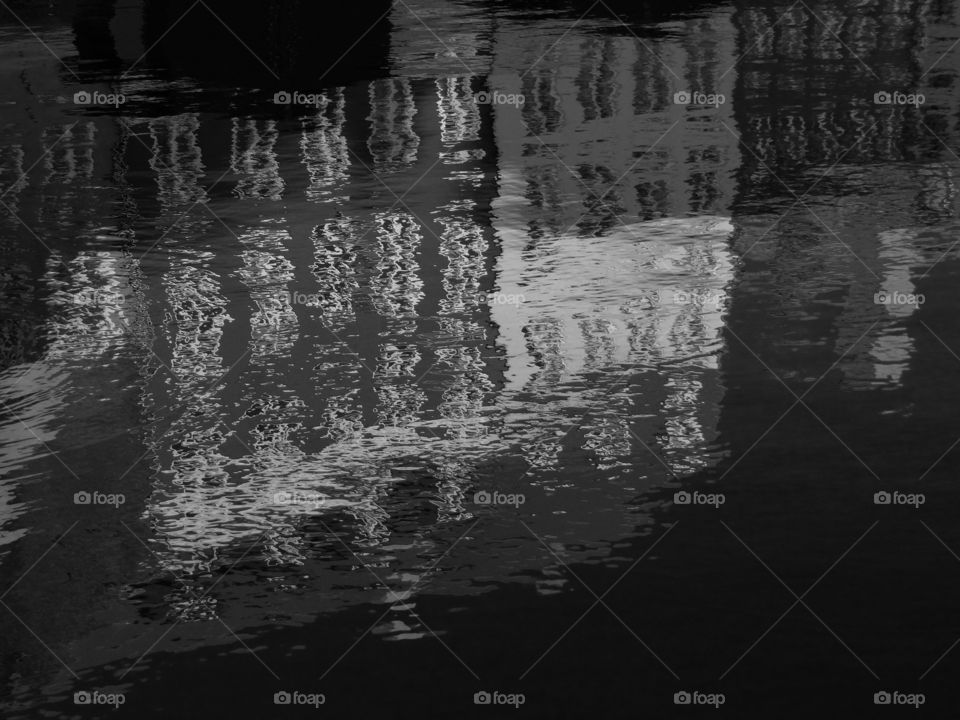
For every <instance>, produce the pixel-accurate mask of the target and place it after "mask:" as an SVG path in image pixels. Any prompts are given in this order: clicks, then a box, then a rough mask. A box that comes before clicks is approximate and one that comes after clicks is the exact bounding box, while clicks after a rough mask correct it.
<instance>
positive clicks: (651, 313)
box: [143, 14, 739, 638]
mask: <svg viewBox="0 0 960 720" xmlns="http://www.w3.org/2000/svg"><path fill="white" fill-rule="evenodd" d="M438 22H439V24H440V25H441V26H442V25H443V22H442V21H440V20H438ZM690 22H691V23H694V24H695V25H696V28H697V29H698V32H699V33H700V34H701V35H703V37H704V38H705V40H704V42H703V43H702V44H699V45H694V46H689V47H687V46H681V45H680V44H677V43H676V42H673V41H668V40H661V39H658V40H656V41H655V44H656V48H655V51H656V52H658V53H662V55H663V57H664V58H666V59H667V61H668V62H669V63H670V64H671V65H672V67H675V68H678V69H679V72H678V78H679V79H677V78H673V77H671V73H670V71H669V70H668V69H667V68H666V67H665V66H664V65H662V64H659V63H649V62H647V58H648V54H649V52H648V50H646V49H645V48H644V47H643V46H642V44H641V43H640V42H639V41H637V40H636V39H635V38H632V37H626V36H622V35H605V34H597V33H594V32H588V31H586V30H584V31H580V30H578V31H576V32H570V33H569V34H567V35H563V34H562V33H561V32H559V28H557V30H558V32H557V34H556V37H555V38H542V39H538V40H537V41H536V42H533V43H531V42H527V41H525V36H526V35H527V34H528V31H527V30H525V29H524V26H523V25H522V24H521V23H520V22H518V21H510V22H503V23H500V24H499V26H498V27H497V28H496V30H494V29H493V28H492V27H481V26H478V29H477V35H476V37H471V38H460V37H446V36H444V37H443V39H444V41H447V42H446V44H448V45H449V46H450V47H451V48H455V47H461V46H463V47H467V46H471V45H470V44H471V43H479V45H480V46H483V47H487V48H488V49H489V51H490V52H489V54H488V55H486V56H482V55H477V54H473V55H469V56H465V61H466V62H467V63H473V64H477V66H478V68H477V74H476V75H467V74H465V69H464V66H463V63H462V62H459V61H458V58H449V57H448V58H447V59H448V60H449V61H450V64H451V72H450V73H449V74H439V73H436V72H434V74H433V75H425V76H418V75H417V73H416V72H413V71H411V73H410V75H409V76H401V77H393V78H388V79H379V80H374V81H371V82H369V83H365V90H366V92H360V91H358V89H357V88H334V89H329V90H327V91H326V92H325V93H324V94H323V95H322V97H321V98H320V101H319V103H318V104H317V106H316V108H311V109H309V110H307V109H304V111H303V112H302V113H301V114H300V115H299V116H298V119H297V120H296V121H295V124H294V126H293V127H292V129H291V128H290V127H289V123H287V124H284V123H281V122H279V121H275V120H270V119H264V118H260V117H252V116H235V117H232V118H230V119H229V121H228V122H226V123H224V122H223V121H221V120H218V119H216V118H208V117H206V116H203V115H198V114H194V113H184V114H179V115H172V116H167V117H162V118H158V119H155V120H150V121H148V122H147V123H146V124H145V126H144V127H146V128H147V136H148V137H149V141H148V144H149V147H150V151H151V158H150V160H149V162H148V165H149V168H150V170H151V172H152V173H153V177H154V185H155V188H156V190H155V192H156V197H157V198H158V201H159V209H158V215H157V217H156V219H155V220H154V222H155V224H156V225H157V227H159V228H160V229H161V232H162V235H161V241H160V243H159V244H158V246H157V248H156V249H154V250H152V251H151V252H150V254H149V255H148V257H149V258H150V272H151V273H152V274H153V275H154V277H155V278H157V280H156V281H155V284H154V286H153V291H152V294H151V303H152V310H151V312H152V315H153V316H154V317H161V318H163V327H162V333H161V336H162V338H163V341H162V343H161V344H160V345H158V346H157V347H156V351H157V353H158V355H159V357H160V359H161V360H162V361H163V362H164V363H166V364H167V365H168V366H169V369H170V372H169V375H168V376H167V375H166V374H163V378H162V379H161V378H160V377H159V376H155V377H154V379H152V380H151V382H149V383H148V386H147V388H146V390H145V392H144V401H143V402H144V410H145V413H146V414H147V415H149V416H151V417H155V421H153V422H152V423H151V428H152V430H151V432H152V434H151V448H152V452H153V456H152V461H151V466H152V468H153V494H152V495H151V497H150V501H149V504H148V507H147V509H146V512H145V519H148V520H149V526H150V527H151V528H152V529H153V532H154V533H155V538H154V539H155V542H154V546H155V548H156V551H157V553H158V556H159V558H160V567H159V571H160V572H161V573H173V574H176V575H181V576H183V577H184V578H190V577H194V576H197V575H202V574H204V573H209V572H212V571H214V570H215V569H216V568H217V567H219V566H220V565H222V564H223V563H225V562H228V561H229V557H231V556H232V554H234V553H236V552H238V551H239V550H238V548H241V547H245V544H246V543H249V542H251V541H257V542H259V543H261V544H262V545H263V547H264V549H263V553H264V554H265V557H264V561H265V562H266V563H267V564H268V565H269V566H271V567H275V568H277V571H278V572H283V571H284V569H292V568H297V567H299V568H307V569H308V571H309V572H310V573H316V572H319V569H320V568H326V567H328V566H329V565H330V563H331V562H334V559H333V558H334V557H337V556H338V554H335V555H334V556H331V555H330V554H329V552H328V551H329V550H330V547H328V543H329V542H333V541H332V540H329V539H327V540H324V541H322V542H321V541H319V540H318V536H317V532H318V530H317V528H318V526H319V527H320V528H333V529H335V531H336V532H337V533H338V534H339V535H340V536H341V537H342V538H343V539H344V540H345V541H347V542H349V543H351V544H352V545H353V546H355V547H357V548H361V549H363V554H364V555H365V556H367V557H368V558H369V560H370V561H371V562H375V563H380V564H385V570H384V573H383V574H384V577H385V578H386V579H387V583H388V585H389V586H390V588H391V591H392V593H398V594H399V595H400V596H404V593H409V592H410V591H411V590H412V588H413V587H414V586H415V585H416V584H417V580H418V579H419V578H420V577H421V575H422V574H421V573H420V572H418V571H416V568H418V567H421V566H423V565H424V564H425V563H424V561H423V558H424V557H430V556H431V555H432V554H437V555H438V554H439V553H442V552H443V548H444V542H443V541H442V538H443V537H444V535H445V533H447V532H454V531H455V530H456V528H457V527H458V526H459V525H460V524H461V523H462V522H463V521H464V520H465V519H470V518H477V519H479V518H481V517H487V518H488V522H492V523H493V525H494V529H493V530H491V533H492V535H493V536H494V537H499V538H500V540H498V541H496V542H495V543H494V544H495V545H496V546H498V547H500V548H501V549H500V551H499V552H501V553H502V555H500V556H499V560H497V558H493V559H492V560H491V561H489V562H487V563H486V564H485V566H484V567H482V568H479V569H478V572H480V573H481V575H483V574H487V573H494V574H495V573H496V571H495V570H494V567H493V566H491V565H490V562H492V563H494V565H496V563H497V562H503V563H506V564H507V565H509V566H511V567H513V568H514V569H515V570H516V571H521V570H523V571H524V572H526V571H529V572H533V573H534V574H536V575H537V577H538V578H539V580H538V581H537V587H538V588H540V590H541V591H543V592H555V591H557V589H558V587H559V586H558V585H557V578H555V577H553V575H551V571H550V570H549V569H548V570H546V571H544V570H542V566H543V563H542V558H541V557H540V556H539V551H538V550H537V547H538V546H537V545H536V544H533V545H530V546H525V547H521V546H517V544H516V542H514V541H512V540H511V539H510V538H511V537H512V535H514V534H515V528H511V527H510V526H509V524H504V522H503V520H497V519H495V518H493V517H492V516H490V515H489V512H490V511H489V509H485V508H482V507H479V506H478V505H476V504H475V503H474V502H473V493H474V492H476V491H477V490H478V489H484V488H483V487H482V483H484V482H487V483H489V479H488V478H489V477H490V475H489V474H488V473H489V471H485V470H484V468H486V467H488V466H490V465H491V464H494V463H496V462H498V461H500V460H504V459H506V461H507V462H508V463H511V467H513V466H516V467H517V468H522V469H521V470H520V471H519V472H516V473H514V472H513V471H509V472H506V473H503V477H502V481H503V482H504V483H510V482H517V481H518V480H520V478H521V475H526V477H524V478H523V479H522V481H521V482H520V484H519V485H517V487H516V488H514V489H515V490H519V491H522V492H524V493H526V494H527V495H529V497H530V501H529V502H530V503H532V504H533V506H534V507H533V510H532V512H537V513H539V514H543V515H545V516H548V517H550V516H553V517H557V518H558V520H559V518H560V516H561V515H564V514H567V515H568V516H569V517H568V520H569V521H571V525H570V527H571V528H573V527H575V528H576V530H575V532H576V533H577V536H578V537H580V538H581V539H582V538H584V537H587V536H589V537H590V538H593V539H594V540H595V541H597V542H599V541H601V540H602V539H604V538H607V537H609V536H610V535H611V534H613V535H618V534H621V533H622V532H628V531H629V527H630V524H631V523H632V520H631V519H630V518H629V516H628V515H629V511H628V510H626V509H624V510H622V511H620V512H619V514H617V515H616V517H613V518H600V517H591V516H590V515H589V514H584V509H588V508H589V507H590V505H589V503H587V502H586V500H587V495H588V494H589V493H590V492H594V490H592V487H594V486H597V484H599V487H603V488H606V489H604V490H603V491H602V492H604V493H611V498H610V503H609V505H610V506H611V507H615V506H625V505H626V504H627V503H628V502H629V501H630V500H631V499H632V498H633V497H634V496H635V494H636V492H637V491H638V490H641V489H643V488H648V487H652V486H654V485H657V484H659V483H663V482H665V481H669V480H673V479H675V478H678V477H679V478H683V477H686V476H690V475H692V474H694V473H696V472H698V471H700V470H702V469H704V468H707V467H710V466H712V465H713V464H715V463H716V462H717V460H718V459H719V457H720V456H719V453H718V451H717V449H716V447H715V441H716V421H717V408H718V404H719V402H720V399H721V398H722V395H723V387H722V383H721V381H720V375H719V369H718V365H717V352H718V351H719V350H720V348H721V343H720V330H721V328H722V326H723V318H724V313H725V312H726V308H727V306H728V303H729V292H730V288H731V284H732V282H733V281H734V277H735V273H734V257H733V255H732V253H731V250H730V239H731V235H732V233H733V230H734V229H733V226H732V225H731V223H730V220H729V217H728V213H729V206H730V203H731V202H732V197H733V188H732V185H731V183H732V175H731V172H730V171H731V170H732V169H733V168H734V167H735V166H736V164H737V163H738V162H739V160H738V153H737V149H736V141H735V139H734V138H733V137H732V136H731V135H730V134H729V133H726V132H724V131H723V130H722V125H721V124H720V123H721V121H726V122H731V110H730V109H729V107H728V106H721V107H719V108H712V109H710V108H697V107H691V108H688V107H686V106H683V105H679V104H676V103H674V102H673V99H672V94H673V92H675V91H677V90H678V89H681V88H680V86H679V85H678V83H679V82H681V81H682V82H684V83H688V84H689V87H690V88H698V89H700V88H702V89H703V90H704V91H711V92H722V93H725V94H726V95H727V96H728V97H730V96H732V84H733V81H734V77H735V76H734V75H733V74H727V75H725V76H721V73H722V72H723V69H725V68H726V67H727V66H728V65H729V64H732V62H733V61H734V59H735V57H734V52H733V50H734V44H733V37H734V32H733V28H732V26H731V25H730V20H729V16H728V15H723V14H720V15H718V16H717V17H715V18H714V19H713V20H712V21H711V22H710V23H708V24H704V23H702V22H701V21H690ZM396 33H397V38H396V42H395V44H394V46H395V47H396V48H408V49H409V52H410V55H409V58H408V60H409V63H408V64H409V66H410V67H411V68H415V67H417V66H418V65H417V64H418V63H419V62H420V60H419V59H418V57H419V55H418V53H421V54H422V48H418V46H417V44H416V43H415V42H414V40H413V39H414V38H415V37H416V36H418V34H419V33H420V29H418V28H417V27H415V26H414V25H404V24H402V23H398V25H397V29H396ZM561 35H563V36H562V37H561ZM554 40H559V42H557V43H556V44H555V45H553V43H554ZM458 43H459V44H458ZM551 45H552V47H551ZM548 49H549V52H548V54H547V56H546V57H544V58H543V61H542V62H539V63H538V62H536V60H537V58H538V56H539V55H540V54H542V53H543V52H545V51H547V50H548ZM444 52H446V51H445V50H442V47H441V49H440V50H438V51H437V53H435V54H434V56H435V57H436V56H441V57H446V56H444V55H443V53H444ZM484 63H485V65H483V64H484ZM401 65H402V63H401ZM481 65H483V66H481ZM704 67H711V68H716V70H715V71H708V70H705V69H704ZM528 70H529V72H528ZM438 75H439V76H438ZM484 78H486V79H485V80H484ZM483 87H487V88H489V89H490V90H491V91H494V92H500V93H522V94H524V95H525V96H526V97H527V101H526V102H525V103H524V104H523V105H522V107H509V106H502V105H497V104H495V103H494V104H490V103H486V101H484V100H482V96H478V92H479V90H480V88H483ZM205 127H209V128H211V131H212V129H213V128H216V129H217V130H218V131H219V132H221V133H223V134H224V135H225V136H226V137H227V138H228V141H227V142H226V144H225V148H221V147H219V146H218V147H216V148H214V147H208V146H209V145H210V144H211V143H210V142H202V141H201V138H203V137H205V136H206V135H211V136H212V132H211V131H205V130H204V128H205ZM615 128H628V129H629V130H628V132H626V133H623V132H621V131H615ZM494 147H495V148H496V152H497V155H496V158H497V160H496V164H495V165H494V164H492V158H493V155H492V154H491V152H490V151H491V149H492V148H494ZM291 152H293V153H296V157H292V156H291ZM220 158H222V161H221V160H220ZM221 162H222V164H223V167H220V163H221ZM365 166H366V167H369V168H370V169H371V170H372V171H373V172H375V173H377V174H378V175H379V176H380V178H381V181H382V182H384V183H392V185H391V188H396V189H397V190H396V191H395V192H385V191H384V190H383V189H382V183H378V182H374V181H373V179H371V178H369V177H366V171H365V172H364V177H363V178H362V179H357V177H356V176H355V175H356V171H357V169H358V168H360V169H363V168H364V167H365ZM224 171H229V180H225V181H223V185H224V187H222V188H220V187H216V186H214V190H212V191H211V190H205V189H204V188H205V187H210V185H211V182H212V180H215V179H216V178H217V177H218V176H219V175H220V173H221V172H224ZM371 188H373V190H371ZM372 193H377V194H376V197H374V195H373V194H372ZM400 198H402V199H400ZM198 203H199V205H198ZM204 206H206V207H204ZM391 206H392V207H391ZM301 215H302V216H303V218H306V217H307V216H308V215H309V217H310V222H302V219H303V218H301ZM215 216H216V217H221V218H223V219H224V221H225V222H226V223H227V225H228V226H229V231H228V230H227V229H226V228H224V225H223V223H221V222H220V221H219V220H217V219H216V217H215ZM520 298H522V299H520ZM621 381H622V382H621ZM618 383H619V384H621V385H622V387H620V388H619V389H618V388H617V385H618ZM651 453H652V454H651ZM570 462H573V463H574V465H576V466H580V465H582V466H583V467H584V473H585V474H584V482H583V483H582V484H578V483H573V484H571V483H568V482H566V481H564V480H562V479H561V477H560V476H559V475H558V473H557V470H559V469H560V468H561V467H565V466H566V464H568V463H570ZM523 470H527V472H526V473H524V472H523ZM625 479H629V483H627V484H626V485H625V484H624V480H625ZM490 489H496V488H490ZM504 489H506V486H505V487H504ZM558 493H559V494H558ZM551 522H552V521H551ZM552 528H553V526H551V529H552ZM562 532H565V533H567V534H569V533H570V532H573V530H571V529H567V530H566V531H562ZM561 534H562V533H561ZM337 553H339V551H337ZM597 554H602V551H601V550H599V549H598V548H597V547H591V548H585V549H584V550H583V553H582V556H583V557H592V556H594V555H597ZM578 557H579V556H578ZM571 559H574V558H572V557H571ZM344 582H345V583H347V584H348V585H349V586H351V587H353V586H355V591H356V593H357V594H356V595H355V596H354V597H353V600H352V601H354V602H355V601H358V599H359V598H368V599H370V600H375V601H377V602H391V601H392V600H393V599H395V598H394V596H393V595H392V594H391V592H387V593H382V592H381V593H379V594H377V593H373V594H371V593H370V592H369V590H368V589H364V586H365V585H366V584H367V583H366V580H363V579H359V578H349V579H347V578H345V579H344ZM188 587H190V583H189V582H188V581H187V582H186V584H185V585H183V586H181V588H180V590H178V591H176V592H174V593H173V594H171V595H170V597H169V598H168V605H169V607H170V609H171V610H172V612H173V613H174V614H175V615H176V616H177V617H179V618H181V619H199V618H206V617H210V616H212V615H214V614H217V613H218V612H219V606H218V605H217V604H216V603H213V602H212V601H204V602H202V603H197V602H196V601H195V600H192V599H191V596H190V593H189V592H187V590H186V588H188ZM459 591H468V589H467V587H466V586H464V587H461V588H460V590H459ZM224 592H226V593H229V592H230V590H229V589H227V588H226V587H225V588H224ZM345 601H346V600H345ZM408 601H409V602H411V603H412V598H408ZM290 602H295V600H294V599H293V598H292V597H291V600H290ZM330 602H331V603H334V604H335V603H336V602H339V601H338V600H336V599H334V598H331V599H330ZM411 607H412V606H411ZM416 626H417V623H416V621H415V619H412V618H411V619H407V620H406V621H404V622H403V623H401V624H400V625H398V626H396V627H387V626H385V627H384V628H381V629H380V630H378V632H379V631H382V632H384V633H386V634H388V635H394V636H396V637H401V638H402V637H408V636H410V637H412V636H416V635H417V633H418V632H419V631H418V630H417V627H416Z"/></svg>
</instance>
